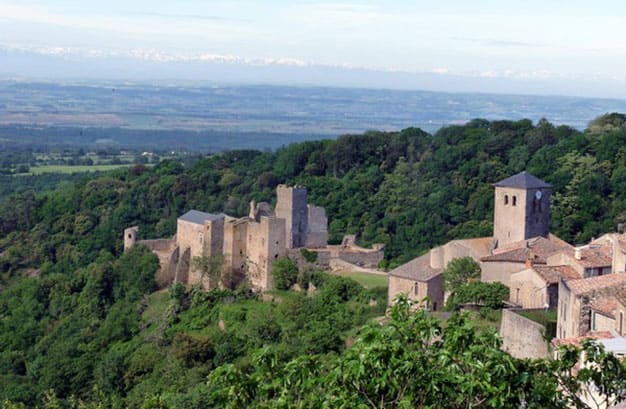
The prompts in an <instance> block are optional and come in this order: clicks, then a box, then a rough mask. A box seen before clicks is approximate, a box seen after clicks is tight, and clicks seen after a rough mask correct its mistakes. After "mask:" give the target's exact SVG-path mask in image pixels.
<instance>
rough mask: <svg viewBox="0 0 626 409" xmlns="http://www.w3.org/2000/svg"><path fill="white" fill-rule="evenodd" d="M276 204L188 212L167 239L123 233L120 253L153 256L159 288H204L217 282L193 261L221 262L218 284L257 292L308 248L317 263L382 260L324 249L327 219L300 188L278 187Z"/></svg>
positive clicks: (379, 253) (348, 249)
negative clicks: (283, 262)
mask: <svg viewBox="0 0 626 409" xmlns="http://www.w3.org/2000/svg"><path fill="white" fill-rule="evenodd" d="M276 193H277V204H276V210H273V209H272V208H271V206H270V205H269V204H268V203H265V202H261V203H258V204H256V203H255V202H251V203H250V212H249V214H248V216H246V217H240V218H236V217H231V216H228V215H225V214H222V213H220V214H211V213H205V212H200V211H197V210H190V211H188V212H187V213H185V214H184V215H182V216H180V217H179V218H178V220H177V224H176V235H175V236H174V237H173V238H172V239H157V240H138V234H139V229H138V228H137V227H131V228H128V229H126V230H125V231H124V249H125V250H127V249H129V248H130V247H132V246H133V245H135V244H142V245H145V246H147V247H148V248H149V249H150V250H152V251H153V252H154V253H155V254H156V255H157V256H158V257H159V261H160V264H161V269H160V271H159V273H158V276H157V281H158V283H159V285H160V286H161V287H165V286H167V285H169V284H171V283H172V282H181V283H185V284H189V285H194V284H200V285H202V286H203V287H204V288H205V289H210V288H214V287H216V286H217V285H218V283H213V282H210V280H209V279H208V277H206V276H205V275H203V274H202V273H201V272H200V271H198V270H197V269H195V268H194V263H193V260H194V258H195V257H202V256H208V257H213V256H219V257H218V259H219V258H220V257H221V258H223V266H222V267H223V268H222V269H223V273H222V283H221V285H222V286H235V285H237V284H238V283H240V282H241V281H242V280H245V279H247V280H248V282H249V283H250V285H251V287H252V288H254V289H256V290H260V291H263V290H268V289H271V288H273V281H272V275H271V271H272V265H273V263H274V261H275V260H277V259H279V258H281V257H285V256H287V255H289V256H294V255H297V254H299V249H300V248H302V247H307V248H309V249H311V250H314V251H316V252H318V253H319V254H320V255H321V256H322V257H320V259H322V260H326V261H325V263H326V264H328V260H329V259H331V258H332V257H333V256H334V257H336V258H338V259H346V260H348V261H349V262H351V263H355V264H360V265H366V266H372V265H374V266H375V265H376V263H377V262H379V261H380V260H381V259H382V257H383V250H382V249H383V246H382V245H379V246H377V247H376V248H375V249H372V250H370V249H362V248H359V247H358V246H355V245H353V246H328V245H327V241H328V228H327V224H328V220H327V218H326V212H325V210H324V208H322V207H318V206H313V205H311V204H308V203H307V191H306V189H305V188H303V187H298V186H294V187H290V186H284V185H279V186H278V187H277V189H276Z"/></svg>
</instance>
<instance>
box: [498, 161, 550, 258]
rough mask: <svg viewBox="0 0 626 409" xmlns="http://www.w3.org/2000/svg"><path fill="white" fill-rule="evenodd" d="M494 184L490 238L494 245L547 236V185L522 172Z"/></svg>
mask: <svg viewBox="0 0 626 409" xmlns="http://www.w3.org/2000/svg"><path fill="white" fill-rule="evenodd" d="M494 186H495V203H494V217H493V238H494V240H495V241H496V247H502V246H505V245H506V244H509V243H513V242H517V241H522V240H527V239H530V238H533V237H537V236H543V237H547V236H548V234H549V233H550V195H551V193H552V186H551V185H550V184H548V183H546V182H544V181H543V180H541V179H538V178H536V177H534V176H533V175H531V174H530V173H527V172H525V171H524V172H521V173H518V174H517V175H514V176H511V177H510V178H507V179H504V180H502V181H500V182H498V183H496V184H495V185H494Z"/></svg>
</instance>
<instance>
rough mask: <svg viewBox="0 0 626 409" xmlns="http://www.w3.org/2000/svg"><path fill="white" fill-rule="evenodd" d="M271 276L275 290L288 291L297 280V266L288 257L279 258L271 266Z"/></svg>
mask: <svg viewBox="0 0 626 409" xmlns="http://www.w3.org/2000/svg"><path fill="white" fill-rule="evenodd" d="M272 276H273V277H274V287H276V289H277V290H288V289H289V288H290V287H291V286H292V285H294V284H295V283H296V281H297V280H298V265H297V264H296V262H295V261H293V260H292V259H290V258H288V257H284V258H279V259H278V260H276V262H275V263H274V265H273V266H272Z"/></svg>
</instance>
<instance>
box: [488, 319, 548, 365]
mask: <svg viewBox="0 0 626 409" xmlns="http://www.w3.org/2000/svg"><path fill="white" fill-rule="evenodd" d="M544 331H545V329H544V327H543V325H541V324H539V323H537V322H534V321H532V320H529V319H528V318H526V317H523V316H521V315H519V314H517V313H516V312H515V311H514V310H507V309H504V310H502V322H501V323H500V331H499V332H500V336H501V337H502V348H503V349H504V350H505V351H507V352H508V353H510V354H511V355H512V356H514V357H515V358H520V359H523V358H549V357H550V349H549V346H548V342H547V341H546V340H545V339H544V336H543V334H544Z"/></svg>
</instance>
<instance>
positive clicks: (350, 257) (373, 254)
mask: <svg viewBox="0 0 626 409" xmlns="http://www.w3.org/2000/svg"><path fill="white" fill-rule="evenodd" d="M383 257H384V252H383V251H382V250H379V251H368V252H364V251H350V250H340V251H339V258H340V259H341V260H343V261H346V262H348V263H351V264H356V265H357V266H361V267H365V268H377V267H378V263H380V262H381V261H382V260H383Z"/></svg>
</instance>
